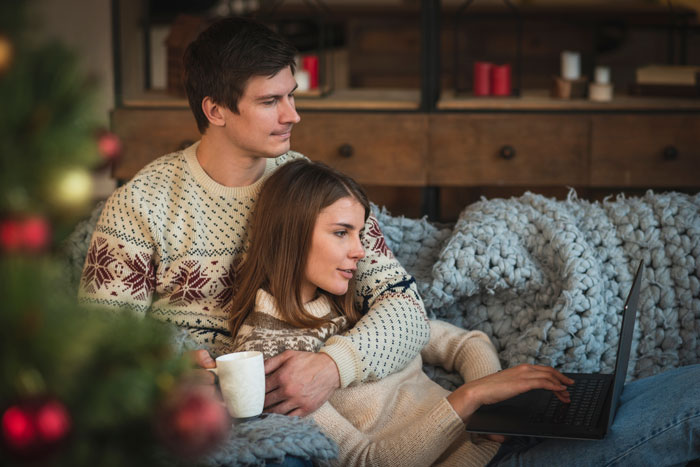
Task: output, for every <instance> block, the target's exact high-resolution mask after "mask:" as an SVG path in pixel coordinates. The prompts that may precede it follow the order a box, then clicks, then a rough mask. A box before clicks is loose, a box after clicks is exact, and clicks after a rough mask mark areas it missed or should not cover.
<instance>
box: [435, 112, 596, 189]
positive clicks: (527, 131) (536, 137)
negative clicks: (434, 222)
mask: <svg viewBox="0 0 700 467" xmlns="http://www.w3.org/2000/svg"><path fill="white" fill-rule="evenodd" d="M589 128H590V120H589V119H588V117H585V116H571V115H560V116H552V115H448V114H444V115H433V116H432V117H431V121H430V132H431V138H430V151H429V154H430V160H429V164H430V177H429V182H430V183H431V184H434V185H468V186H479V185H539V186H547V185H550V186H551V185H581V184H586V183H587V182H588V173H587V172H588V147H589V143H588V138H589Z"/></svg>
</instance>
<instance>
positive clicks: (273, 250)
mask: <svg viewBox="0 0 700 467" xmlns="http://www.w3.org/2000/svg"><path fill="white" fill-rule="evenodd" d="M348 196H349V197H351V198H353V199H355V200H357V201H358V202H359V203H360V204H361V205H362V206H363V207H364V209H365V221H366V220H367V217H368V216H369V212H370V206H369V201H368V199H367V195H366V194H365V192H364V190H363V189H362V187H361V186H360V185H359V184H358V183H357V182H355V181H354V180H353V179H352V178H350V177H348V176H346V175H344V174H342V173H340V172H338V171H336V170H334V169H332V168H330V167H328V166H327V165H325V164H322V163H319V162H311V161H308V160H305V159H298V160H295V161H292V162H289V163H287V164H285V165H283V166H282V167H280V168H279V169H277V170H276V171H275V172H274V173H273V174H272V175H271V176H270V177H269V178H268V179H267V180H266V181H265V183H264V184H263V186H262V188H261V191H260V195H259V197H258V201H257V203H256V206H255V209H254V212H253V215H252V219H251V222H250V225H249V240H250V242H249V245H250V247H249V249H248V252H247V256H246V259H245V260H244V261H243V263H242V264H241V266H240V268H239V270H238V273H237V274H236V283H237V288H236V292H235V294H234V297H233V302H232V304H231V306H230V307H229V309H230V310H231V316H230V328H231V333H232V335H233V336H234V337H235V336H236V335H237V334H238V330H239V329H240V327H241V325H242V324H243V321H244V320H245V319H246V317H247V316H248V315H249V314H250V312H251V311H253V308H254V307H255V297H256V295H257V292H258V289H261V288H262V289H264V290H266V291H267V292H269V293H270V294H271V295H272V296H273V297H275V300H276V302H277V306H278V308H279V312H280V313H281V314H282V316H284V317H285V318H286V319H287V321H288V322H289V323H290V324H292V325H293V326H296V327H318V326H320V325H322V324H323V323H325V322H326V320H324V319H322V318H316V317H314V316H312V315H310V314H308V313H307V312H306V311H305V310H304V303H303V301H302V298H301V282H302V278H303V277H304V271H305V269H306V260H307V258H308V254H309V249H310V247H311V236H312V233H313V230H314V225H315V224H316V218H317V217H318V214H319V213H320V212H321V210H322V209H324V208H326V207H328V206H330V205H331V204H333V203H335V202H336V201H338V200H339V199H341V198H345V197H348ZM319 293H322V294H325V295H326V296H328V298H329V299H330V301H331V303H332V304H333V307H334V308H335V309H336V311H338V312H339V313H341V314H343V315H345V316H346V317H347V318H348V319H349V320H350V322H351V323H355V322H356V321H357V320H358V319H359V312H358V311H357V309H356V307H355V303H354V301H355V298H354V295H355V281H354V279H352V280H351V281H350V284H349V286H348V291H347V292H346V293H345V294H344V295H341V296H338V295H333V294H330V293H327V292H325V291H323V290H321V289H319Z"/></svg>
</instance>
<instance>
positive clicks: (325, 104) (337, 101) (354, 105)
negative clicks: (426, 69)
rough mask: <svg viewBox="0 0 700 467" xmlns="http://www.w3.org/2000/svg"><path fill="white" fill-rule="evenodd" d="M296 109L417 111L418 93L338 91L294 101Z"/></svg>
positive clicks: (393, 90) (368, 90)
mask: <svg viewBox="0 0 700 467" xmlns="http://www.w3.org/2000/svg"><path fill="white" fill-rule="evenodd" d="M296 104H297V109H301V110H305V109H314V110H418V109H419V107H420V91H419V90H417V89H416V90H412V89H338V90H335V91H332V92H331V93H329V94H327V95H325V96H323V97H320V98H304V97H299V98H297V99H296Z"/></svg>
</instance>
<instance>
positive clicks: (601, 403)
mask: <svg viewBox="0 0 700 467" xmlns="http://www.w3.org/2000/svg"><path fill="white" fill-rule="evenodd" d="M643 268H644V267H643V263H641V262H640V263H639V267H638V268H637V273H636V275H635V276H634V282H633V283H632V289H631V290H630V292H629V295H628V296H627V301H626V302H625V308H624V311H623V316H622V326H621V330H620V339H619V343H618V346H617V359H616V361H615V371H614V372H613V374H602V373H596V374H585V373H564V374H565V375H566V376H568V377H569V378H571V379H573V380H575V384H574V385H572V386H570V387H569V394H570V395H571V403H569V404H564V403H563V402H561V401H560V400H559V399H557V397H556V396H555V395H554V393H552V391H548V390H544V389H534V390H532V391H529V392H526V393H523V394H520V395H518V396H515V397H513V398H510V399H507V400H505V401H502V402H499V403H496V404H489V405H483V406H482V407H481V408H479V409H478V410H477V411H476V412H475V413H474V414H473V415H472V416H471V417H470V419H469V421H468V423H467V431H469V432H474V433H489V434H500V435H509V436H537V437H545V438H568V439H603V438H604V437H605V434H606V433H607V432H608V429H609V428H610V425H612V422H613V419H614V418H615V411H616V409H617V402H618V399H619V397H620V393H621V392H622V388H623V387H624V385H625V377H626V375H627V364H628V362H629V357H630V348H631V346H632V336H633V334H634V321H635V317H636V314H637V304H638V303H639V290H640V287H641V282H642V270H643Z"/></svg>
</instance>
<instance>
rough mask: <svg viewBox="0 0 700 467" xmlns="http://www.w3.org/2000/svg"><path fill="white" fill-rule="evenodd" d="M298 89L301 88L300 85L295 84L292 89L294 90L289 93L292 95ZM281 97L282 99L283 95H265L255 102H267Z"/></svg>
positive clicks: (257, 98)
mask: <svg viewBox="0 0 700 467" xmlns="http://www.w3.org/2000/svg"><path fill="white" fill-rule="evenodd" d="M298 87H299V85H298V84H295V85H294V87H293V88H292V90H291V91H289V94H291V93H293V92H294V91H296V90H297V88H298ZM280 97H282V94H266V95H264V96H258V97H256V98H255V100H256V101H266V100H270V99H279V98H280Z"/></svg>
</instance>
